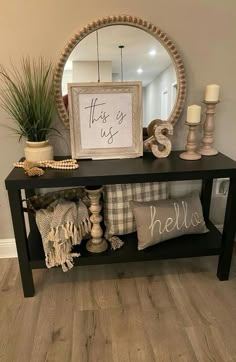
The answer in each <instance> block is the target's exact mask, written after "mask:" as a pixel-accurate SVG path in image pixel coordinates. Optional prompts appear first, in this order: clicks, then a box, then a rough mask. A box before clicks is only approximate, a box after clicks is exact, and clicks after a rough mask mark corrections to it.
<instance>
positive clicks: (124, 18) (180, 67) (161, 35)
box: [54, 15, 187, 128]
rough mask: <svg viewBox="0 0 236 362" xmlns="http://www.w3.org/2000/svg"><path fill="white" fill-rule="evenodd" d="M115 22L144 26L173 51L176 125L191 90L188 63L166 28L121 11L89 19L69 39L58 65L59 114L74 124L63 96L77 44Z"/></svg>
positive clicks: (172, 118) (170, 119) (173, 119)
mask: <svg viewBox="0 0 236 362" xmlns="http://www.w3.org/2000/svg"><path fill="white" fill-rule="evenodd" d="M111 25H129V26H133V27H136V28H139V29H142V30H144V31H146V32H147V33H149V34H151V35H152V36H153V37H154V38H156V39H157V40H158V41H159V42H160V43H161V44H162V45H163V46H164V47H165V49H166V50H167V52H168V53H169V55H170V57H171V59H172V61H173V64H174V67H175V71H176V78H177V97H176V101H175V105H174V107H173V109H172V112H171V114H170V115H169V117H168V119H167V121H168V122H170V123H171V124H173V125H174V124H175V123H176V122H177V121H178V119H179V117H180V114H181V112H182V110H183V107H184V102H185V98H186V92H187V86H186V77H185V69H184V64H183V60H182V58H181V56H180V54H179V52H178V50H177V48H176V46H175V44H174V43H173V42H172V40H171V39H170V38H169V36H168V35H167V34H166V33H165V32H164V31H162V30H161V29H160V28H159V27H158V26H156V25H153V24H151V23H149V22H147V21H145V20H142V19H140V18H138V17H133V16H130V15H118V16H108V17H105V18H102V19H99V20H97V21H93V22H91V23H89V24H88V25H87V26H86V27H84V28H82V29H81V30H79V31H78V32H77V33H75V34H74V35H73V36H72V38H71V39H70V40H69V42H68V43H67V44H66V46H65V48H64V49H63V51H62V54H61V56H60V59H59V62H58V64H57V66H56V69H55V75H54V88H55V100H56V106H57V110H58V114H59V117H60V118H61V120H62V121H63V123H64V125H65V127H66V128H70V124H69V115H68V112H67V110H66V107H65V104H64V101H63V97H62V87H61V85H62V76H63V71H64V67H65V64H66V62H67V59H68V58H69V56H70V54H71V52H72V50H73V49H74V48H75V46H76V45H77V44H78V43H79V42H80V41H81V40H82V39H84V38H85V37H86V36H87V35H89V34H90V33H92V32H94V31H96V30H98V29H101V28H104V27H108V26H111Z"/></svg>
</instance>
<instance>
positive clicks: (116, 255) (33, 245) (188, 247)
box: [28, 221, 221, 269]
mask: <svg viewBox="0 0 236 362" xmlns="http://www.w3.org/2000/svg"><path fill="white" fill-rule="evenodd" d="M207 227H208V229H209V230H210V231H209V232H208V233H206V234H196V235H183V236H180V237H178V238H174V239H171V240H167V241H164V242H162V243H159V244H156V245H153V246H150V247H149V248H146V249H144V250H138V249H137V234H136V233H133V234H129V235H124V236H122V240H123V241H124V242H125V243H124V245H123V246H122V248H120V249H118V250H111V249H110V248H109V249H108V250H106V251H105V252H103V253H100V254H99V255H97V254H93V253H89V252H88V251H87V249H86V248H85V244H86V240H84V241H83V242H82V243H81V245H80V246H79V250H80V253H81V256H80V257H79V258H74V265H77V266H80V265H81V266H82V265H95V264H112V263H122V262H124V263H125V262H132V261H133V262H135V261H142V260H156V259H175V258H185V257H195V256H204V255H208V256H209V255H220V253H221V233H220V232H219V231H218V229H216V227H215V226H214V225H213V224H212V223H211V222H210V221H209V222H207ZM28 243H29V255H30V265H31V267H32V269H39V268H46V265H45V261H44V259H45V256H44V251H43V246H42V241H41V237H40V234H39V233H34V235H29V239H28ZM76 248H77V247H74V250H76Z"/></svg>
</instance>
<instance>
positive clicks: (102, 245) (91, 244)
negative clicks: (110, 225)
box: [85, 187, 108, 253]
mask: <svg viewBox="0 0 236 362" xmlns="http://www.w3.org/2000/svg"><path fill="white" fill-rule="evenodd" d="M85 191H86V192H87V193H88V197H89V199H90V201H91V206H90V208H89V210H90V211H91V216H90V221H91V223H92V228H91V236H92V238H91V239H90V240H89V241H88V242H87V244H86V249H87V250H88V251H90V252H91V253H102V252H103V251H105V250H106V249H107V247H108V244H107V241H106V240H105V239H104V238H103V230H102V228H101V225H100V223H101V221H102V216H101V215H100V212H101V210H102V206H101V204H100V197H101V193H102V187H100V188H86V189H85Z"/></svg>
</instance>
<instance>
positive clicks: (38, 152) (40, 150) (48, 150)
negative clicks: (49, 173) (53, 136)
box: [24, 141, 53, 162]
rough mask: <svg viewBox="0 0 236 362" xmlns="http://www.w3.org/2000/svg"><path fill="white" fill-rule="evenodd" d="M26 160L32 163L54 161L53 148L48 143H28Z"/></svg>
mask: <svg viewBox="0 0 236 362" xmlns="http://www.w3.org/2000/svg"><path fill="white" fill-rule="evenodd" d="M24 151H25V159H26V160H27V161H31V162H38V161H46V160H53V147H52V145H50V144H49V143H48V141H41V142H30V141H26V147H25V149H24Z"/></svg>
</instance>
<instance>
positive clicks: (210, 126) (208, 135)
mask: <svg viewBox="0 0 236 362" xmlns="http://www.w3.org/2000/svg"><path fill="white" fill-rule="evenodd" d="M203 103H205V105H206V108H207V109H206V119H205V122H204V125H203V137H202V145H201V147H200V149H199V150H198V152H199V153H200V154H201V155H203V156H215V155H217V153H218V151H217V149H215V148H214V147H213V143H214V138H213V134H214V129H215V120H214V117H215V113H216V105H217V104H218V103H220V101H203Z"/></svg>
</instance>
